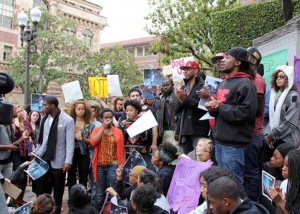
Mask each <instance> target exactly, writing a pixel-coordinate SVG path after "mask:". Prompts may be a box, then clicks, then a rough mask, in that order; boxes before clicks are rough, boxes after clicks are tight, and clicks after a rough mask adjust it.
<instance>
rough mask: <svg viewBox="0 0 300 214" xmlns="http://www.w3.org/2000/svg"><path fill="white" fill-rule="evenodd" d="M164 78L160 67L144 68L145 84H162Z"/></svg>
mask: <svg viewBox="0 0 300 214" xmlns="http://www.w3.org/2000/svg"><path fill="white" fill-rule="evenodd" d="M162 79H163V76H162V71H161V70H160V69H144V85H151V86H160V85H161V84H162Z"/></svg>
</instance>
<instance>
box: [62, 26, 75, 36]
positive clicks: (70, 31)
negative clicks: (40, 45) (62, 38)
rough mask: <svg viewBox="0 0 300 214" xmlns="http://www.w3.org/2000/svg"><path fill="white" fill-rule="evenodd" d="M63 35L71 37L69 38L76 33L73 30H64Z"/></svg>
mask: <svg viewBox="0 0 300 214" xmlns="http://www.w3.org/2000/svg"><path fill="white" fill-rule="evenodd" d="M64 33H65V34H66V35H69V36H71V37H74V36H75V33H76V31H75V29H74V28H66V29H64Z"/></svg>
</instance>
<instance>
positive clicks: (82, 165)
mask: <svg viewBox="0 0 300 214" xmlns="http://www.w3.org/2000/svg"><path fill="white" fill-rule="evenodd" d="M71 117H72V118H73V119H74V121H75V149H74V156H73V164H72V166H71V169H70V171H69V172H68V185H69V192H70V189H71V188H72V186H73V185H75V184H76V173H77V171H78V177H79V183H81V184H82V185H84V186H85V187H87V181H88V174H89V166H90V155H89V148H88V145H89V144H90V133H91V132H92V130H93V128H94V126H93V125H92V124H91V113H90V108H89V106H88V105H87V104H86V102H84V101H76V102H74V103H73V104H72V106H71Z"/></svg>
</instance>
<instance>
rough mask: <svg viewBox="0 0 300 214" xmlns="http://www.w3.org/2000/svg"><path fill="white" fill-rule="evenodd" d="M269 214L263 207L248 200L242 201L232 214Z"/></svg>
mask: <svg viewBox="0 0 300 214" xmlns="http://www.w3.org/2000/svg"><path fill="white" fill-rule="evenodd" d="M241 213H243V214H269V211H268V210H267V209H266V208H264V207H263V206H262V205H260V204H258V203H256V202H253V201H250V200H249V199H248V198H246V199H245V200H243V201H242V203H240V204H239V205H238V206H237V207H236V208H235V209H234V210H233V211H231V212H230V214H241Z"/></svg>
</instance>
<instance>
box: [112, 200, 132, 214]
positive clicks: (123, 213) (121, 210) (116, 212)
mask: <svg viewBox="0 0 300 214" xmlns="http://www.w3.org/2000/svg"><path fill="white" fill-rule="evenodd" d="M127 213H128V209H127V207H123V206H120V205H119V204H118V200H117V197H116V196H114V197H112V199H111V208H110V214H127Z"/></svg>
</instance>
